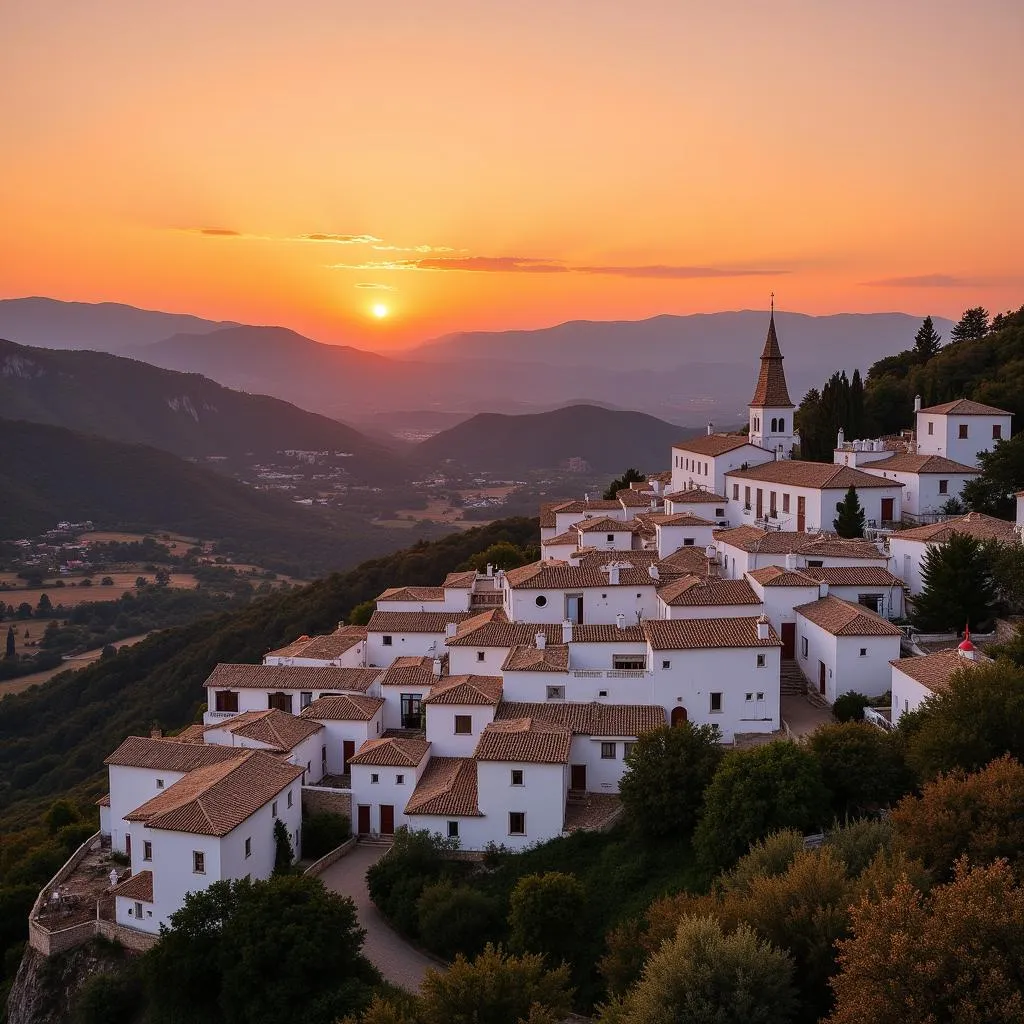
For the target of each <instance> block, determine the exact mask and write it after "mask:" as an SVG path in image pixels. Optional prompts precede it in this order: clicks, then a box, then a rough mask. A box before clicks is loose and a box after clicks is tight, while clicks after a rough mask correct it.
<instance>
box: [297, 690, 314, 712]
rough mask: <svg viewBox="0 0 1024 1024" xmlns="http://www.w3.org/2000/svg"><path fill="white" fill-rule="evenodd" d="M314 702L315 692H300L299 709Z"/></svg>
mask: <svg viewBox="0 0 1024 1024" xmlns="http://www.w3.org/2000/svg"><path fill="white" fill-rule="evenodd" d="M312 703H313V694H311V693H300V694H299V710H300V711H301V710H302V709H303V708H308V707H309V705H310V704H312Z"/></svg>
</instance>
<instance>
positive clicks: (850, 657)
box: [796, 613, 900, 704]
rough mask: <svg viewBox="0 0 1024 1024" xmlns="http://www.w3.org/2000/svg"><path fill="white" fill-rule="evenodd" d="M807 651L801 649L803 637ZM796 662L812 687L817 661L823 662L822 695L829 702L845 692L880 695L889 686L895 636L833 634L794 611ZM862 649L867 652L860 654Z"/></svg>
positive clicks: (816, 681)
mask: <svg viewBox="0 0 1024 1024" xmlns="http://www.w3.org/2000/svg"><path fill="white" fill-rule="evenodd" d="M804 637H806V639H807V654H806V656H805V655H804V653H803V638H804ZM796 643H797V652H796V654H797V663H798V664H799V665H800V670H801V671H802V672H803V674H804V676H805V677H806V678H807V680H808V681H809V682H810V683H811V685H812V686H813V688H814V689H815V690H818V689H819V662H824V664H825V693H824V695H823V696H824V697H825V699H826V700H827V701H828V702H829V704H832V703H833V702H834V701H835V699H836V698H837V697H839V696H841V695H842V694H844V693H851V692H854V693H863V694H864V695H865V696H867V697H879V696H881V695H882V694H883V693H885V692H886V691H887V690H888V689H889V684H890V678H891V672H890V666H889V662H890V661H892V660H893V659H894V658H898V657H899V656H900V638H899V637H898V636H841V637H837V636H834V635H833V634H832V633H829V632H828V630H825V629H822V628H821V626H818V625H817V624H815V623H813V622H811V621H810V620H809V619H806V618H804V616H803V615H800V614H799V613H798V614H797V641H796ZM861 650H864V651H865V652H866V653H865V654H864V655H861V653H860V652H861Z"/></svg>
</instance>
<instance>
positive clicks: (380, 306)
mask: <svg viewBox="0 0 1024 1024" xmlns="http://www.w3.org/2000/svg"><path fill="white" fill-rule="evenodd" d="M370 312H371V313H372V314H373V315H374V316H375V317H376V318H377V319H378V320H383V319H384V317H386V316H387V315H388V312H389V310H388V307H387V306H385V305H384V303H383V302H375V303H374V304H373V305H372V306H371V307H370Z"/></svg>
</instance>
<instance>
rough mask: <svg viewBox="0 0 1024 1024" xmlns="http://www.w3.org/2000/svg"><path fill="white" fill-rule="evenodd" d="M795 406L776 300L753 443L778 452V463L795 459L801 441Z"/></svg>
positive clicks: (753, 412)
mask: <svg viewBox="0 0 1024 1024" xmlns="http://www.w3.org/2000/svg"><path fill="white" fill-rule="evenodd" d="M795 408H796V407H795V406H794V405H793V403H792V402H791V401H790V400H789V389H788V388H787V387H786V374H785V371H784V370H783V369H782V350H781V349H780V348H779V338H778V335H777V334H776V333H775V299H774V296H773V297H772V312H771V319H770V320H769V321H768V337H767V338H766V339H765V343H764V350H763V351H762V352H761V372H760V373H759V374H758V376H757V387H755V388H754V397H753V398H752V399H751V400H750V429H749V433H750V443H751V444H756V445H758V446H760V447H761V448H767V449H768V451H770V452H775V457H776V458H777V459H790V458H792V457H793V446H794V445H795V444H797V442H798V440H799V438H798V437H797V434H796V430H795V429H794V426H793V412H794V410H795Z"/></svg>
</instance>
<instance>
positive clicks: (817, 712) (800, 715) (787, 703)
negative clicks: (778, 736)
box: [782, 693, 835, 739]
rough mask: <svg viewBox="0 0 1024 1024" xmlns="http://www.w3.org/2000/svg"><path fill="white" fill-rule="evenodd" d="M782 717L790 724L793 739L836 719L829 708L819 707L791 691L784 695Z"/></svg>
mask: <svg viewBox="0 0 1024 1024" xmlns="http://www.w3.org/2000/svg"><path fill="white" fill-rule="evenodd" d="M782 719H783V721H784V722H785V723H786V724H787V725H788V726H789V731H790V735H791V736H792V737H793V739H799V738H800V737H801V736H808V735H810V734H811V733H812V732H814V730H815V729H817V728H818V727H819V726H821V725H826V724H827V723H829V722H834V721H835V719H834V718H833V717H832V712H831V711H830V710H829V709H828V708H823V707H819V706H818V705H817V704H812V703H811V702H810V700H808V698H807V697H804V696H797V695H796V694H791V693H784V694H783V695H782Z"/></svg>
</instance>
